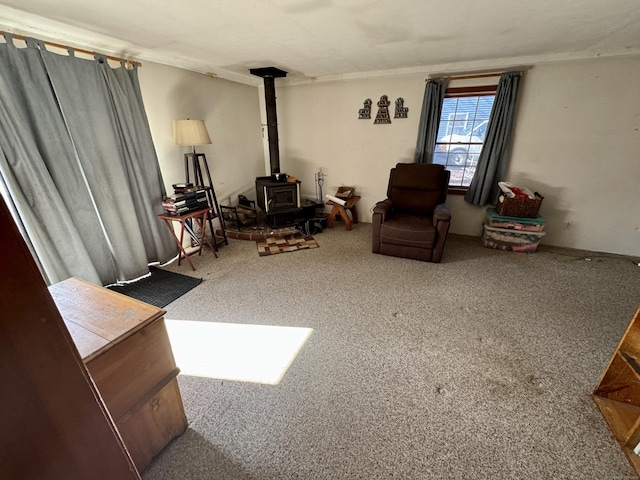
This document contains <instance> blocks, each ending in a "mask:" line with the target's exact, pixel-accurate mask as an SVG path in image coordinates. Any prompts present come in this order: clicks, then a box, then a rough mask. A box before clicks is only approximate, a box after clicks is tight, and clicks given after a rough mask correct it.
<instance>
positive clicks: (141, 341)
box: [87, 318, 178, 423]
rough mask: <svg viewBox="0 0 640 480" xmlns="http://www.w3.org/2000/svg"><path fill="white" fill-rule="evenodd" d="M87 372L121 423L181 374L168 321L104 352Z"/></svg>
mask: <svg viewBox="0 0 640 480" xmlns="http://www.w3.org/2000/svg"><path fill="white" fill-rule="evenodd" d="M87 368H88V369H89V373H91V376H92V377H93V379H94V381H95V383H96V386H97V387H98V390H99V391H100V394H101V395H102V398H103V399H104V402H105V404H106V405H107V408H108V409H109V412H111V415H112V417H113V418H114V420H115V421H116V423H117V422H118V421H119V420H120V419H121V418H122V417H123V416H125V415H126V414H127V413H129V412H130V411H131V410H132V409H133V408H135V407H136V406H137V405H138V404H139V403H140V401H141V400H143V399H146V398H147V397H148V395H149V392H151V391H153V390H154V389H156V388H157V386H158V385H163V384H165V383H167V381H168V380H169V379H170V378H173V377H175V376H176V375H177V373H178V370H177V368H176V363H175V360H174V358H173V352H172V351H171V344H170V343H169V337H168V335H167V329H166V327H165V324H164V319H163V318H159V319H157V320H155V321H153V322H152V323H150V324H149V325H147V326H145V328H143V329H141V330H138V331H137V332H136V333H134V334H133V335H131V336H129V337H127V338H125V339H124V340H122V341H121V342H119V343H117V344H115V345H113V346H111V347H110V348H108V349H106V350H104V351H103V352H102V353H101V354H100V355H99V356H97V357H94V358H93V359H91V360H89V362H87Z"/></svg>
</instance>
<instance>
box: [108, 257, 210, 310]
mask: <svg viewBox="0 0 640 480" xmlns="http://www.w3.org/2000/svg"><path fill="white" fill-rule="evenodd" d="M149 270H150V272H151V276H149V277H145V278H142V279H140V280H138V281H137V282H133V283H128V284H126V285H111V286H109V287H108V288H109V289H111V290H113V291H114V292H118V293H122V294H123V295H126V296H128V297H132V298H135V299H136V300H140V301H142V302H145V303H149V304H151V305H155V306H156V307H159V308H162V307H165V306H167V305H169V304H170V303H171V302H173V301H174V300H175V299H176V298H178V297H181V296H182V295H184V294H185V293H187V292H188V291H189V290H191V289H192V288H194V287H195V286H197V285H198V284H199V283H200V282H201V281H202V279H201V278H195V277H189V276H187V275H181V274H179V273H174V272H169V271H167V270H162V269H161V268H157V267H149Z"/></svg>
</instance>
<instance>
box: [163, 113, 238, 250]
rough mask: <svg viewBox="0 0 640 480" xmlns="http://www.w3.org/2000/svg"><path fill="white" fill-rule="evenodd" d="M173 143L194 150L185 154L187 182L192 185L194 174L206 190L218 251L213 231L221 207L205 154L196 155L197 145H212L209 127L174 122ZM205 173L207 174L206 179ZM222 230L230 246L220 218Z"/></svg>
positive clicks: (189, 122)
mask: <svg viewBox="0 0 640 480" xmlns="http://www.w3.org/2000/svg"><path fill="white" fill-rule="evenodd" d="M173 143H174V144H176V145H180V146H186V147H191V148H192V151H191V152H190V153H185V154H184V176H185V182H186V183H191V180H190V177H191V175H190V173H193V184H194V185H198V186H202V187H204V188H205V190H206V194H207V200H208V202H209V208H210V209H211V212H210V214H209V228H210V229H211V237H212V238H213V245H214V247H215V249H216V250H217V249H218V241H217V239H216V235H215V231H214V229H213V219H214V218H216V217H220V205H218V199H217V198H216V191H215V190H214V188H213V182H212V181H211V173H210V172H209V164H208V163H207V157H206V156H205V154H204V153H196V145H209V144H211V138H210V137H209V132H208V131H207V126H206V125H205V124H204V120H189V119H187V120H174V121H173ZM203 171H204V172H203ZM203 173H205V174H206V178H205V177H204V175H203ZM220 229H221V231H222V237H223V239H222V240H221V242H222V241H223V242H224V243H225V245H228V244H229V241H228V240H227V232H226V231H225V228H224V223H223V220H222V218H220Z"/></svg>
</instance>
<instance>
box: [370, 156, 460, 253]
mask: <svg viewBox="0 0 640 480" xmlns="http://www.w3.org/2000/svg"><path fill="white" fill-rule="evenodd" d="M450 173H451V172H449V170H445V168H444V166H442V165H428V164H423V163H398V164H397V165H396V166H395V168H392V169H391V174H390V175H389V187H388V189H387V199H386V200H384V201H382V202H379V203H378V204H377V205H376V206H375V207H374V209H373V243H372V251H373V253H381V254H382V255H393V256H395V257H403V258H412V259H415V260H422V261H424V262H436V263H438V262H440V260H441V259H442V250H443V249H444V242H445V240H446V239H447V232H448V231H449V224H450V223H451V211H450V210H449V207H448V206H447V205H446V204H445V201H446V199H447V193H448V191H449V176H450Z"/></svg>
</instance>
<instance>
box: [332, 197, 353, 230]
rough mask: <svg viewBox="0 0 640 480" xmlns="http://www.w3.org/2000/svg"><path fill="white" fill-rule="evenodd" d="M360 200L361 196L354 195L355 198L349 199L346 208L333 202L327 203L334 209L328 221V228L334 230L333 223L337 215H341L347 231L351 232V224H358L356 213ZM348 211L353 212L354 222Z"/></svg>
mask: <svg viewBox="0 0 640 480" xmlns="http://www.w3.org/2000/svg"><path fill="white" fill-rule="evenodd" d="M358 200H360V196H359V195H354V196H353V197H349V198H347V200H346V202H347V203H346V204H345V205H344V206H342V205H338V204H337V203H335V202H334V201H332V200H329V201H327V205H331V206H332V207H333V208H332V209H331V213H330V214H329V218H328V219H327V228H333V221H334V220H335V219H336V215H339V216H340V217H342V219H343V220H344V225H345V228H346V229H347V230H351V223H358V212H357V211H356V208H355V206H356V203H358ZM347 210H349V212H351V216H352V217H353V220H351V218H349V214H348V213H347Z"/></svg>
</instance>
